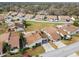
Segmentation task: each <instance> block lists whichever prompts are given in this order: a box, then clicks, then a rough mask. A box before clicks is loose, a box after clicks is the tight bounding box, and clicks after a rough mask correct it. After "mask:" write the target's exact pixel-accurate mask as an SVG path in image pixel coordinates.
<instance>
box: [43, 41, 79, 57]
mask: <svg viewBox="0 0 79 59" xmlns="http://www.w3.org/2000/svg"><path fill="white" fill-rule="evenodd" d="M77 51H79V41H78V42H76V43H73V44H71V45H68V46H65V47H62V48H58V49H56V50H52V51H49V52H46V53H44V54H42V56H43V57H67V56H69V55H71V54H73V53H75V52H77Z"/></svg>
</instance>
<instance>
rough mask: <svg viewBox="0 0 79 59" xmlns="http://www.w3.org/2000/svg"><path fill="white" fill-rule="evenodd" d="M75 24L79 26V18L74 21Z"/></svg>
mask: <svg viewBox="0 0 79 59" xmlns="http://www.w3.org/2000/svg"><path fill="white" fill-rule="evenodd" d="M73 25H75V26H78V27H79V20H78V19H77V20H75V21H74V23H73Z"/></svg>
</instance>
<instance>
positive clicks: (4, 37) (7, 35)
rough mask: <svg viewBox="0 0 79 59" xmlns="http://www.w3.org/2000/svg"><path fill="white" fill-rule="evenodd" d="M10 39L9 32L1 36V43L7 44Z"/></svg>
mask: <svg viewBox="0 0 79 59" xmlns="http://www.w3.org/2000/svg"><path fill="white" fill-rule="evenodd" d="M8 38H9V32H7V33H4V34H1V35H0V41H4V42H6V41H8Z"/></svg>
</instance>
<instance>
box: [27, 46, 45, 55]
mask: <svg viewBox="0 0 79 59" xmlns="http://www.w3.org/2000/svg"><path fill="white" fill-rule="evenodd" d="M44 52H45V50H44V48H43V47H42V46H39V47H37V48H35V49H28V50H26V52H25V53H28V54H30V55H31V56H38V55H40V54H42V53H44Z"/></svg>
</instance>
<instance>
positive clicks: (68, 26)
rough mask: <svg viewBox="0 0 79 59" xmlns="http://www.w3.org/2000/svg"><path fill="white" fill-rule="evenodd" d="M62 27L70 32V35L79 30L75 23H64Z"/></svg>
mask: <svg viewBox="0 0 79 59" xmlns="http://www.w3.org/2000/svg"><path fill="white" fill-rule="evenodd" d="M61 28H62V29H63V30H64V31H66V32H68V34H70V35H73V34H75V33H77V32H79V27H76V26H74V25H72V24H65V25H62V26H61Z"/></svg>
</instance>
